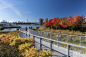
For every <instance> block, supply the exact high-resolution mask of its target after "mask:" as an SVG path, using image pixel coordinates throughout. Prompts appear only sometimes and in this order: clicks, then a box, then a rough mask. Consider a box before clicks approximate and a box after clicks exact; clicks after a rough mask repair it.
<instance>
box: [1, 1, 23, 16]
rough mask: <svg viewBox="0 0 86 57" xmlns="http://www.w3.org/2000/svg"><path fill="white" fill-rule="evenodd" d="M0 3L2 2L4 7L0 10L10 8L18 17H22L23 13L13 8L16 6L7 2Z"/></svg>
mask: <svg viewBox="0 0 86 57" xmlns="http://www.w3.org/2000/svg"><path fill="white" fill-rule="evenodd" d="M0 2H2V4H3V5H4V7H2V8H0V9H6V8H10V9H11V10H13V11H14V12H15V13H16V14H17V15H18V16H20V17H22V15H21V13H20V12H19V11H18V10H17V9H16V8H15V7H13V5H14V4H12V3H8V2H7V1H3V0H0Z"/></svg>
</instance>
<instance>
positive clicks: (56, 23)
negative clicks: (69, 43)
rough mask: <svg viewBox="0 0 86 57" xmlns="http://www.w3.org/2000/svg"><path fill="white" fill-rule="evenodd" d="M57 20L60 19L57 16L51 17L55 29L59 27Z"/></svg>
mask: <svg viewBox="0 0 86 57" xmlns="http://www.w3.org/2000/svg"><path fill="white" fill-rule="evenodd" d="M59 21H60V19H59V18H58V17H57V18H54V19H53V26H54V27H56V29H57V27H59Z"/></svg>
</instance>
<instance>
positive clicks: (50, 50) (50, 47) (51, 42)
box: [50, 33, 52, 51]
mask: <svg viewBox="0 0 86 57" xmlns="http://www.w3.org/2000/svg"><path fill="white" fill-rule="evenodd" d="M50 39H52V33H50ZM50 51H52V40H50Z"/></svg>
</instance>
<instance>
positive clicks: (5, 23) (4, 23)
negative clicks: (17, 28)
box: [0, 20, 9, 26]
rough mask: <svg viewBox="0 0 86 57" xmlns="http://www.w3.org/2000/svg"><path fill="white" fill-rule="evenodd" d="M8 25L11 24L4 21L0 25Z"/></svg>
mask: <svg viewBox="0 0 86 57" xmlns="http://www.w3.org/2000/svg"><path fill="white" fill-rule="evenodd" d="M8 23H9V22H7V21H5V20H3V21H1V23H0V24H2V25H3V26H7V25H8Z"/></svg>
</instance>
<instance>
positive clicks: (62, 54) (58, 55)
mask: <svg viewBox="0 0 86 57" xmlns="http://www.w3.org/2000/svg"><path fill="white" fill-rule="evenodd" d="M25 33H26V32H25ZM31 37H32V36H31ZM35 47H40V39H38V38H37V37H35ZM52 48H53V54H54V56H52V57H67V54H68V52H67V51H68V50H67V49H66V48H63V47H58V46H57V45H53V44H52ZM42 49H45V50H48V49H50V43H49V42H46V41H43V40H42ZM69 52H70V57H86V55H85V54H80V52H76V51H73V50H70V51H69Z"/></svg>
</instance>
